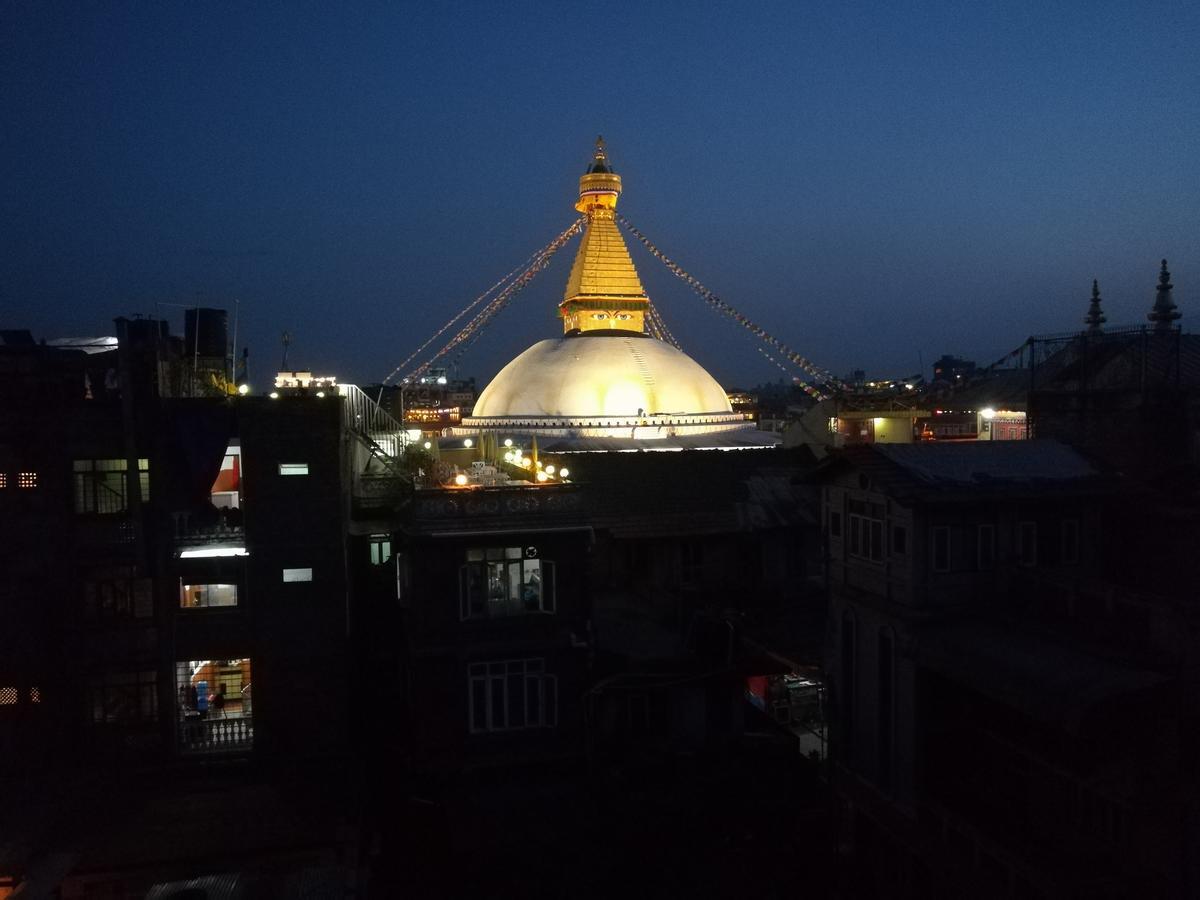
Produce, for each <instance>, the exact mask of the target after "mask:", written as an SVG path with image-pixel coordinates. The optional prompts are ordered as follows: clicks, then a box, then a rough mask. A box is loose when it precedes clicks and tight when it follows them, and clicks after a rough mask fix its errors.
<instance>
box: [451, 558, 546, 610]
mask: <svg viewBox="0 0 1200 900" xmlns="http://www.w3.org/2000/svg"><path fill="white" fill-rule="evenodd" d="M458 578H459V584H458V590H459V616H460V618H462V619H491V618H500V617H503V616H521V615H527V614H531V613H553V612H554V608H555V584H554V563H553V562H552V561H550V560H547V559H542V558H540V557H539V556H538V551H537V548H536V547H486V548H473V549H470V550H468V551H467V561H466V564H465V565H463V566H462V567H460V569H459V576H458Z"/></svg>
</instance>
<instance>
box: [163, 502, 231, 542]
mask: <svg viewBox="0 0 1200 900" xmlns="http://www.w3.org/2000/svg"><path fill="white" fill-rule="evenodd" d="M171 520H172V525H173V533H174V540H175V546H176V548H178V549H180V550H186V549H189V548H219V547H245V545H246V529H245V526H244V525H243V524H242V516H241V510H239V509H223V510H220V512H219V514H218V515H217V516H215V517H214V516H213V515H212V514H211V512H208V513H205V512H173V513H171Z"/></svg>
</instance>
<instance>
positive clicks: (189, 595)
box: [179, 582, 238, 609]
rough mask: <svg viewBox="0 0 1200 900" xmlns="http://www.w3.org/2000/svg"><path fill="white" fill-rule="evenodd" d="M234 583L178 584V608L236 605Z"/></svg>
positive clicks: (236, 590)
mask: <svg viewBox="0 0 1200 900" xmlns="http://www.w3.org/2000/svg"><path fill="white" fill-rule="evenodd" d="M237 605H238V588H237V585H236V584H183V583H182V582H181V583H180V585H179V607H180V609H206V608H208V607H210V606H237Z"/></svg>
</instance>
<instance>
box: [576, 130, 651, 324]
mask: <svg viewBox="0 0 1200 900" xmlns="http://www.w3.org/2000/svg"><path fill="white" fill-rule="evenodd" d="M621 188H622V185H621V176H620V175H618V174H617V173H616V172H614V171H613V169H612V162H611V160H610V159H609V157H608V148H607V146H606V145H605V143H604V138H603V137H597V138H596V147H595V150H594V152H593V154H592V162H591V163H590V164H589V165H588V168H587V171H586V172H584V174H583V175H582V176H581V177H580V179H579V199H578V200H577V201H576V203H575V209H577V210H578V211H579V212H581V213H583V214H584V216H585V217H586V218H587V224H586V226H585V228H584V232H583V238H582V239H581V240H580V242H579V250H578V252H577V253H576V254H575V262H574V263H573V264H572V266H571V274H570V276H569V277H568V278H567V287H566V290H565V291H564V292H563V299H562V302H561V303H560V304H559V306H558V312H559V315H560V316H561V317H562V320H563V333H564V334H573V333H577V332H588V331H633V332H637V333H638V334H642V333H644V332H645V317H646V307H647V305H648V304H649V299H648V298H647V296H646V290H645V288H643V287H642V280H641V278H639V277H638V273H637V269H636V268H634V265H633V260H632V259H630V257H629V248H627V247H626V246H625V239H624V238H623V237H622V236H621V232H620V230H618V228H617V224H616V220H615V218H614V216H615V212H616V208H617V198H619V197H620V196H621Z"/></svg>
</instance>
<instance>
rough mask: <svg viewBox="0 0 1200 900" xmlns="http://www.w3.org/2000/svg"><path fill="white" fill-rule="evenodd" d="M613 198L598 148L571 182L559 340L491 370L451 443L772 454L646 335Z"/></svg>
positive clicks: (700, 377) (610, 176)
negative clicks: (480, 439) (482, 440)
mask: <svg viewBox="0 0 1200 900" xmlns="http://www.w3.org/2000/svg"><path fill="white" fill-rule="evenodd" d="M621 190H622V185H621V176H620V175H618V174H617V173H616V172H614V171H613V168H612V165H611V164H610V162H609V158H608V152H607V149H606V148H605V145H604V141H603V139H597V141H596V149H595V154H594V156H593V158H592V161H591V164H590V165H589V166H588V168H587V171H586V172H585V173H584V174H583V176H582V177H581V178H580V179H579V199H578V200H577V202H576V203H575V209H577V210H578V211H579V212H581V213H583V215H584V216H585V218H586V224H585V225H584V231H583V237H582V239H581V241H580V245H579V250H578V252H577V253H576V254H575V262H574V264H573V265H572V266H571V274H570V276H569V277H568V279H567V287H566V290H565V291H564V293H563V299H562V302H561V303H559V305H558V315H559V317H560V318H561V319H562V326H563V335H562V337H559V338H552V339H550V340H544V341H539V342H538V343H536V344H534V345H533V346H532V347H530V348H529V349H528V350H526V351H525V352H524V353H522V354H520V355H519V356H517V357H516V358H515V359H513V360H512V361H511V362H510V363H508V365H506V366H505V367H504V368H503V369H501V370H500V372H499V373H498V374H497V375H496V377H495V378H494V379H493V380H492V382H491V384H489V385H488V386H487V387H486V388H485V389H484V391H483V393H481V394H480V395H479V399H478V401H477V402H476V404H475V409H474V411H473V413H472V415H471V416H469V417H467V418H465V419H463V421H462V425H461V426H459V427H457V428H454V429H453V430H452V432H451V433H452V434H453V435H455V436H458V435H472V434H477V433H481V432H494V433H497V434H501V433H502V434H504V435H513V436H518V435H537V436H538V440H539V442H540V443H541V444H542V446H543V447H549V446H550V445H551V444H554V445H555V446H556V449H559V450H561V451H569V450H571V449H610V448H611V449H626V448H636V447H639V446H642V445H646V446H645V449H659V448H661V449H667V446H668V445H671V446H675V447H684V446H686V447H753V446H774V444H775V442H776V441H775V437H774V436H773V435H767V434H763V433H761V432H758V431H757V430H756V429H755V427H754V425H753V423H751V422H748V421H746V419H745V418H744V417H743V416H742V415H741V414H739V413H735V412H733V410H732V408H731V407H730V405H729V400H728V399H727V397H726V395H725V391H724V390H723V389H722V388H721V386H720V385H719V384H717V382H716V380H715V379H714V378H713V377H712V376H711V375H709V374H708V372H706V371H705V370H704V368H703V367H702V366H701V365H700V364H699V363H697V362H696V361H695V360H693V359H692V358H691V357H690V356H688V355H687V354H686V353H683V352H682V351H680V350H677V349H676V348H675V347H673V346H671V345H670V344H667V343H664V342H662V341H660V340H658V339H657V338H655V337H653V336H652V335H650V334H648V333H647V332H646V322H645V320H646V315H647V307H648V306H649V304H650V301H649V298H648V297H647V296H646V291H645V288H643V287H642V281H641V278H639V277H638V273H637V269H636V268H634V265H633V260H632V259H630V257H629V250H628V248H627V247H626V246H625V241H624V239H623V238H622V237H621V232H620V231H619V230H618V229H617V223H616V219H615V216H616V207H617V199H618V198H619V197H620V196H621Z"/></svg>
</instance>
